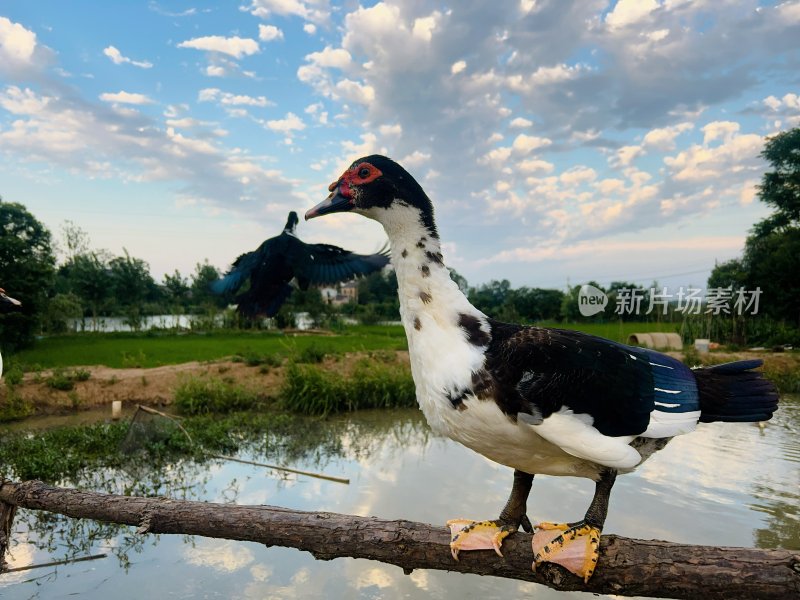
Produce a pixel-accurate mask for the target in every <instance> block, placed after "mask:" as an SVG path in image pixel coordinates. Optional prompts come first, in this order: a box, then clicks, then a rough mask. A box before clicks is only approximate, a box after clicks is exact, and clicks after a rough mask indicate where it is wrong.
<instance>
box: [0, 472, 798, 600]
mask: <svg viewBox="0 0 800 600" xmlns="http://www.w3.org/2000/svg"><path fill="white" fill-rule="evenodd" d="M3 507H11V508H12V509H13V508H16V507H21V508H26V509H32V510H43V511H48V512H54V513H59V514H63V515H66V516H69V517H74V518H80V519H94V520H97V521H105V522H110V523H119V524H123V525H133V526H136V527H138V530H137V532H138V533H140V534H146V533H167V534H182V535H201V536H205V537H212V538H223V539H230V540H241V541H250V542H257V543H261V544H265V545H267V546H286V547H291V548H297V549H299V550H305V551H308V552H310V553H311V554H312V555H313V556H314V557H315V558H317V559H320V560H330V559H333V558H338V557H353V558H367V559H371V560H377V561H381V562H385V563H389V564H392V565H397V566H399V567H401V568H402V569H403V570H404V571H405V572H407V573H410V572H411V571H412V570H413V569H440V570H445V571H458V572H461V573H475V574H478V575H494V576H496V577H506V578H510V579H520V580H524V581H534V582H537V583H541V584H543V585H547V586H549V587H551V588H554V589H558V590H579V591H586V592H593V593H601V594H616V595H624V596H655V597H661V598H702V599H703V600H712V599H715V598H725V599H727V598H775V599H781V600H782V599H785V598H796V597H798V596H800V553H798V552H793V551H790V550H764V549H757V548H724V547H711V546H693V545H687V544H675V543H672V542H663V541H656V540H650V541H647V540H636V539H630V538H623V537H620V536H616V535H604V536H602V539H601V543H600V562H599V564H598V568H597V571H596V572H595V574H594V576H593V577H592V579H591V580H590V581H589V583H588V584H587V585H584V584H583V582H582V581H581V580H580V579H578V578H577V577H575V576H574V575H572V574H570V573H568V572H567V571H565V570H563V569H562V568H561V567H559V566H557V565H550V564H545V565H544V566H543V567H542V568H540V569H539V570H538V572H537V573H534V572H533V571H532V570H531V562H532V561H533V553H532V550H531V536H530V535H529V534H526V533H523V532H519V533H516V534H514V535H513V536H511V537H509V538H507V539H506V540H505V541H504V543H503V554H504V557H503V558H501V557H499V556H497V555H496V554H495V553H494V552H493V551H485V552H463V553H462V554H461V555H460V560H459V561H458V562H455V561H454V560H453V559H452V557H451V556H450V546H449V542H450V536H449V532H448V529H447V528H446V527H444V526H441V527H433V526H431V525H428V524H425V523H415V522H412V521H402V520H401V521H387V520H383V519H377V518H375V517H357V516H353V515H340V514H335V513H315V512H305V511H298V510H291V509H288V508H279V507H273V506H237V505H232V504H212V503H206V502H191V501H186V500H170V499H168V498H141V497H129V496H118V495H109V494H100V493H96V492H84V491H79V490H74V489H65V488H57V487H53V486H50V485H46V484H44V483H42V482H39V481H27V482H23V483H12V482H4V483H2V484H0V515H2V514H4V513H3ZM9 523H10V520H9ZM4 542H7V540H4V539H3V531H2V528H0V552H2V550H3V549H4V546H3V543H4ZM0 564H2V554H1V553H0Z"/></svg>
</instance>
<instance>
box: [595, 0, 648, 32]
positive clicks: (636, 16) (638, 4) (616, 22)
mask: <svg viewBox="0 0 800 600" xmlns="http://www.w3.org/2000/svg"><path fill="white" fill-rule="evenodd" d="M657 8H658V2H656V1H655V0H619V2H617V4H616V6H615V7H614V10H612V11H611V12H610V13H608V14H607V15H606V23H607V24H608V26H609V27H611V28H612V29H615V28H619V27H627V26H628V25H634V24H636V23H638V22H639V21H641V20H642V19H644V18H645V17H647V16H648V15H649V14H650V13H652V12H653V11H654V10H656V9H657Z"/></svg>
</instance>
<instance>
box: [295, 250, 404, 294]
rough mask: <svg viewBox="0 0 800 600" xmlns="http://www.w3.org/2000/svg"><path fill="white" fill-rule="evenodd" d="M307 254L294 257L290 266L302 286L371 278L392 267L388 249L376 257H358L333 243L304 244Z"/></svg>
mask: <svg viewBox="0 0 800 600" xmlns="http://www.w3.org/2000/svg"><path fill="white" fill-rule="evenodd" d="M304 246H305V252H304V253H303V254H302V255H300V254H299V253H298V254H297V255H294V256H293V257H292V258H291V264H292V266H293V268H294V273H295V276H296V277H297V280H298V282H299V283H300V285H301V287H303V286H306V287H307V286H308V285H309V284H315V285H321V284H332V283H338V282H340V281H347V280H348V279H352V278H353V277H358V276H363V275H369V274H370V273H373V272H375V271H379V270H381V269H382V268H383V267H385V266H386V265H387V264H389V251H388V248H383V249H382V250H380V251H379V252H376V253H375V254H356V253H355V252H350V251H349V250H345V249H344V248H339V247H338V246H332V245H330V244H304Z"/></svg>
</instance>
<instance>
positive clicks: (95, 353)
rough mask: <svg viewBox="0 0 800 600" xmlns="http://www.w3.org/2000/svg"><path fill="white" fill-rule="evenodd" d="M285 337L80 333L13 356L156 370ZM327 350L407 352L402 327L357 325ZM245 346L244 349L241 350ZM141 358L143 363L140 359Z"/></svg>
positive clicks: (258, 349) (265, 347) (48, 364)
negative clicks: (132, 357)
mask: <svg viewBox="0 0 800 600" xmlns="http://www.w3.org/2000/svg"><path fill="white" fill-rule="evenodd" d="M286 339H287V338H286V337H285V336H283V335H282V334H281V333H279V332H263V331H262V332H257V333H250V332H230V331H225V332H220V333H212V334H188V335H175V334H169V335H165V334H159V335H155V336H148V335H142V334H135V333H82V334H74V335H65V336H58V337H51V338H45V339H42V340H38V341H37V342H36V344H35V346H34V347H33V348H31V349H28V350H24V351H22V352H20V353H18V354H17V355H15V357H14V358H15V360H16V362H18V363H19V364H20V365H23V366H25V365H33V364H38V365H40V366H41V367H43V368H48V369H49V368H53V367H59V366H61V367H68V366H73V365H105V366H108V367H114V368H121V367H126V366H128V365H129V364H131V363H128V365H126V364H125V362H124V361H125V357H126V356H130V355H131V354H133V355H135V356H136V355H137V354H138V353H139V352H141V353H142V354H141V355H138V356H136V359H137V362H136V364H138V365H140V366H142V367H158V366H161V365H173V364H179V363H185V362H190V361H195V360H196V361H207V360H221V359H224V358H227V357H230V356H233V355H235V354H241V353H243V352H255V353H258V354H260V355H268V354H270V355H274V354H280V355H285V354H286V353H287V344H286ZM323 339H324V343H325V350H326V351H327V352H331V353H342V352H354V351H361V350H364V351H369V350H377V349H382V348H383V349H388V350H405V349H407V348H408V345H407V342H406V336H405V332H404V331H403V328H402V327H400V326H374V327H364V326H360V325H355V326H349V327H347V328H346V329H345V330H344V331H343V332H342V333H341V334H340V335H337V336H326V337H325V338H323ZM319 340H320V338H319V337H316V336H310V335H309V336H298V337H296V338H292V345H291V348H292V349H295V348H296V349H297V350H298V351H299V350H302V348H304V347H305V346H308V345H312V344H319V343H320V341H319ZM243 348H246V349H247V350H243ZM139 359H141V360H139Z"/></svg>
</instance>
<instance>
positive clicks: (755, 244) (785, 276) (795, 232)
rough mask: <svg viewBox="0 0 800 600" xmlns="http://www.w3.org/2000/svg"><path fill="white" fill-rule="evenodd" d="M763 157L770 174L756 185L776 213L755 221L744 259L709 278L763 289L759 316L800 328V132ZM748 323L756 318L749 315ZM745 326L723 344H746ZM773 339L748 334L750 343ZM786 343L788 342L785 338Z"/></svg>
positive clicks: (771, 145) (776, 140)
mask: <svg viewBox="0 0 800 600" xmlns="http://www.w3.org/2000/svg"><path fill="white" fill-rule="evenodd" d="M761 156H762V157H763V158H765V159H766V160H767V161H768V162H769V164H770V167H771V170H769V171H767V172H766V173H764V175H763V177H762V179H761V185H759V187H758V196H759V199H760V200H761V201H762V202H764V203H766V204H767V205H769V206H771V207H772V208H774V209H775V212H773V213H772V215H770V216H769V217H767V218H766V219H764V220H763V221H761V222H759V223H757V224H756V225H755V226H754V227H753V230H752V233H751V235H750V236H749V237H748V238H747V242H746V243H745V249H744V255H743V257H742V259H741V260H738V259H737V260H733V261H729V262H727V263H722V264H720V265H717V266H716V267H715V268H714V271H713V272H712V273H711V276H710V277H709V281H708V285H709V287H726V286H727V285H731V286H732V287H733V289H734V290H736V289H739V288H741V287H744V288H745V289H746V290H755V289H756V288H760V289H761V292H762V295H761V298H760V302H759V315H760V316H758V317H757V320H763V316H766V317H769V318H770V319H773V320H776V321H786V322H787V323H788V324H789V325H790V326H791V329H792V330H797V329H800V303H798V301H797V298H798V297H800V278H798V273H800V128H795V129H791V130H789V131H784V132H782V133H779V134H778V135H776V136H773V137H771V138H769V139H767V142H766V145H765V146H764V150H763V152H762V153H761ZM748 320H754V319H753V318H752V317H748ZM745 327H746V325H745V324H739V325H737V326H735V327H733V329H732V337H728V338H717V339H720V341H723V342H727V341H733V342H736V343H744V342H745V341H746V340H747V339H748V338H747V337H746V336H745V333H744V332H743V331H742V330H743V329H744V328H745ZM768 339H769V338H768V337H764V336H750V338H749V340H750V342H751V343H753V342H758V343H765V342H766V341H767V340H768ZM783 341H784V342H786V341H789V340H783Z"/></svg>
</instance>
